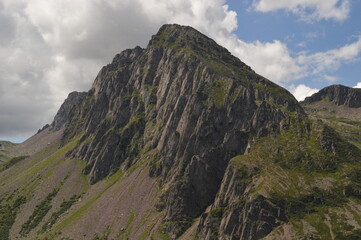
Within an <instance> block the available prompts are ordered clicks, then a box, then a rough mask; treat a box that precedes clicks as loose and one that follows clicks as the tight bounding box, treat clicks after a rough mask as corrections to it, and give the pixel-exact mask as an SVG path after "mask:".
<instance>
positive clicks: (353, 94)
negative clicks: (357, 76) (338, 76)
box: [303, 85, 361, 108]
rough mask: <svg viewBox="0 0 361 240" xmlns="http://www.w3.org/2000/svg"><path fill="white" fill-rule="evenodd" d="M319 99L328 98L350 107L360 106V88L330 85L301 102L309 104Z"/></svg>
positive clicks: (335, 102) (337, 103)
mask: <svg viewBox="0 0 361 240" xmlns="http://www.w3.org/2000/svg"><path fill="white" fill-rule="evenodd" d="M321 100H328V101H330V102H333V103H334V104H336V105H338V106H339V105H345V106H347V107H351V108H359V107H361V89H360V88H350V87H346V86H343V85H331V86H329V87H325V88H323V89H321V90H320V91H319V92H317V93H315V94H313V95H312V96H310V97H307V98H306V99H305V100H304V101H303V103H305V104H309V103H312V102H317V101H321Z"/></svg>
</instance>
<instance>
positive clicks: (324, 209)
mask: <svg viewBox="0 0 361 240" xmlns="http://www.w3.org/2000/svg"><path fill="white" fill-rule="evenodd" d="M335 88H337V87H335ZM330 92H331V91H330ZM334 92H343V90H335V91H334ZM320 93H321V92H320ZM347 94H348V95H349V97H345V98H342V99H341V98H339V97H334V96H335V94H332V93H329V92H328V91H327V97H328V99H329V101H331V102H335V103H336V102H337V104H338V105H340V104H342V105H345V107H356V108H357V106H358V105H357V102H358V103H360V100H359V98H357V96H358V95H357V93H353V91H351V90H349V91H348V93H347ZM322 96H323V95H322ZM318 98H320V99H323V97H317V99H318ZM335 99H336V100H335ZM307 101H309V100H306V102H307ZM16 153H17V154H16ZM19 153H21V155H19ZM14 154H15V155H14ZM9 155H11V156H15V157H14V158H12V159H10V160H8V161H7V162H6V164H7V167H6V168H5V167H3V168H2V170H1V172H0V181H1V183H2V185H1V186H0V203H1V205H0V213H1V215H0V224H1V226H0V234H1V235H0V239H184V240H188V239H209V240H211V239H224V240H226V239H232V240H233V239H242V240H243V239H245V240H246V239H247V240H253V239H360V238H361V211H360V210H361V194H360V192H361V176H360V170H361V165H360V162H361V150H360V148H359V146H358V145H357V144H354V142H350V141H348V140H347V139H346V138H345V137H344V136H342V135H340V134H339V133H338V131H337V130H336V131H335V130H334V129H333V128H332V127H330V126H328V125H327V124H325V123H324V121H322V120H320V119H319V118H317V117H313V116H312V117H309V115H308V114H307V113H306V112H305V111H304V108H303V107H302V106H301V105H300V104H299V103H298V102H297V100H296V99H295V98H294V97H293V96H292V95H291V94H290V93H289V92H288V91H287V90H285V89H283V88H282V87H280V86H278V85H276V84H274V83H272V82H271V81H269V80H267V79H266V78H264V77H262V76H260V75H258V74H257V73H255V72H254V71H253V70H252V69H251V68H250V67H249V66H247V65H246V64H244V63H243V62H242V61H240V60H239V59H238V58H236V57H234V56H232V55H231V53H229V51H228V50H226V49H225V48H223V47H221V46H219V45H218V44H217V43H216V42H215V41H213V40H212V39H210V38H208V37H207V36H205V35H203V34H201V33H200V32H198V31H197V30H195V29H193V28H191V27H186V26H179V25H164V26H163V27H161V28H160V30H159V32H158V33H157V34H156V35H154V36H152V38H151V40H150V41H149V44H148V46H147V47H146V48H144V49H143V48H140V47H135V48H134V49H128V50H125V51H123V52H121V53H119V54H117V55H116V56H115V57H114V59H113V61H112V63H110V64H108V65H107V66H104V67H103V68H102V69H101V70H100V72H99V74H98V75H97V77H96V79H95V81H94V83H93V86H92V88H91V89H90V90H89V91H88V92H87V93H77V92H73V93H71V94H70V95H69V97H68V98H67V99H66V100H65V102H64V104H63V105H62V106H61V108H60V110H59V112H58V113H57V115H56V116H55V118H54V121H53V123H52V124H51V125H49V126H46V127H44V128H43V129H42V130H41V131H39V132H38V133H37V134H36V135H34V136H33V137H31V138H30V139H28V140H27V141H25V142H24V143H22V144H20V145H16V146H12V147H11V154H9ZM10 163H11V164H10Z"/></svg>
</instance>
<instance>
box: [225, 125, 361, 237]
mask: <svg viewBox="0 0 361 240" xmlns="http://www.w3.org/2000/svg"><path fill="white" fill-rule="evenodd" d="M319 129H320V126H319V123H316V122H314V123H312V133H311V134H310V135H298V134H296V132H297V130H296V129H291V130H290V131H288V132H285V133H283V134H282V135H281V136H274V137H267V138H265V139H263V140H262V141H261V143H259V144H258V145H256V146H255V147H254V149H253V151H252V152H251V153H250V154H249V155H244V156H239V157H236V158H234V159H233V160H232V164H233V166H234V167H236V168H240V169H242V168H245V169H247V168H249V167H250V166H252V167H254V166H256V167H258V168H260V169H261V172H260V174H259V175H257V176H255V177H254V178H253V179H252V183H253V184H254V186H253V187H252V194H262V195H264V196H266V197H268V198H269V199H270V200H271V201H272V202H273V203H275V204H276V205H279V206H283V208H284V210H285V212H286V215H287V217H288V219H289V222H288V223H285V224H283V225H281V226H280V227H278V228H277V229H275V230H274V231H273V232H272V233H271V234H270V235H268V236H267V237H266V238H265V239H298V238H301V237H308V238H309V237H311V236H312V237H313V239H360V238H361V234H360V233H361V212H360V211H359V210H360V209H361V195H358V194H356V191H348V189H349V188H350V189H359V187H360V186H361V185H360V183H361V178H360V176H359V175H360V174H358V172H359V171H360V170H361V168H360V161H361V159H359V157H360V156H358V157H357V156H356V157H355V158H354V159H353V161H348V160H347V158H343V157H342V155H340V156H337V154H336V156H331V155H328V154H327V153H325V152H323V151H322V150H321V148H320V145H319V144H317V139H319V137H320V135H319ZM295 146H297V147H295ZM350 151H352V147H351V149H350ZM301 159H302V160H301ZM333 161H335V162H337V163H338V164H337V165H336V166H334V165H333V164H329V163H330V162H333Z"/></svg>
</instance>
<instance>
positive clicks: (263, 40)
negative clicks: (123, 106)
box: [0, 0, 361, 142]
mask: <svg viewBox="0 0 361 240" xmlns="http://www.w3.org/2000/svg"><path fill="white" fill-rule="evenodd" d="M360 12H361V1H359V0H323V1H320V0H167V1H164V0H147V1H144V0H0V139H2V140H10V141H13V142H21V141H23V140H25V139H27V138H28V137H30V136H31V135H33V134H34V133H36V131H37V130H38V129H40V128H42V126H44V125H45V124H47V123H51V122H52V120H53V118H54V115H55V114H56V112H57V110H58V109H59V107H60V105H61V103H62V102H63V101H64V99H65V98H66V97H67V95H68V94H69V93H70V92H72V91H87V90H89V89H90V88H91V84H92V82H93V80H94V79H95V76H96V74H97V72H98V71H99V70H100V68H101V67H102V66H104V65H106V64H108V63H109V62H111V60H112V58H113V57H114V56H115V54H116V53H119V52H121V51H122V50H124V49H127V48H134V47H135V46H137V45H138V46H141V47H146V46H147V43H148V41H149V40H150V38H151V35H153V34H155V33H156V32H157V31H158V29H159V28H160V27H161V26H162V25H163V24H165V23H178V24H181V25H190V26H192V27H194V28H196V29H198V30H199V31H201V32H202V33H204V34H206V35H207V36H209V37H211V38H213V39H214V40H215V41H216V42H217V43H218V44H220V45H222V46H224V47H226V48H227V49H228V50H229V51H230V52H231V53H232V54H233V55H235V56H237V57H238V58H240V59H241V60H242V61H243V62H245V63H246V64H248V65H249V66H251V67H252V68H253V69H254V70H255V71H256V72H257V73H259V74H261V75H263V76H265V77H267V78H268V79H270V80H271V81H273V82H275V83H277V84H279V85H281V86H283V87H285V88H286V89H288V90H289V91H290V92H291V93H292V94H294V96H295V97H296V98H297V99H298V100H302V99H304V97H306V96H309V95H311V94H313V93H315V92H316V91H317V90H319V89H321V88H323V87H326V86H328V85H331V84H343V85H346V86H350V87H356V86H357V87H361V77H360V76H361V14H360Z"/></svg>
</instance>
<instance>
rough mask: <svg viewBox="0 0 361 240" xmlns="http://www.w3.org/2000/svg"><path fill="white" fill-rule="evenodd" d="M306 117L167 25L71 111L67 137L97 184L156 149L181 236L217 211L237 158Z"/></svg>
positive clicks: (170, 213)
mask: <svg viewBox="0 0 361 240" xmlns="http://www.w3.org/2000/svg"><path fill="white" fill-rule="evenodd" d="M291 116H292V117H293V118H303V117H305V114H304V112H303V110H302V108H301V107H300V105H299V104H298V102H297V101H296V100H295V99H294V98H293V96H292V95H291V94H289V93H288V92H287V91H286V90H284V89H282V88H281V87H279V86H277V85H275V84H274V83H272V82H270V81H268V80H267V79H265V78H263V77H261V76H259V75H257V74H255V73H254V72H253V71H252V70H251V69H250V68H249V67H248V66H246V65H245V64H244V63H242V62H241V61H240V60H239V59H237V58H235V57H233V56H232V55H231V54H230V53H229V52H228V51H227V50H226V49H224V48H223V47H221V46H219V45H217V44H216V43H215V42H214V41H213V40H211V39H209V38H208V37H206V36H204V35H203V34H201V33H199V32H198V31H196V30H194V29H192V28H190V27H183V26H179V25H165V26H163V27H162V28H161V29H160V30H159V32H158V33H157V34H156V35H154V36H153V37H152V40H151V41H150V42H149V45H148V47H147V48H146V49H141V48H139V47H137V48H135V49H132V50H126V51H123V52H122V53H120V54H118V55H117V56H116V57H115V58H114V60H113V62H112V63H111V64H109V65H107V66H105V67H104V68H103V69H102V70H101V71H100V73H99V74H98V76H97V78H96V80H95V82H94V84H93V87H92V89H91V90H90V92H89V93H88V96H87V97H86V98H84V99H83V101H82V103H81V104H80V105H79V106H78V107H75V108H74V109H73V110H72V115H71V116H70V119H71V120H70V121H69V124H68V125H67V127H66V129H65V138H69V139H70V138H71V137H73V136H75V135H77V134H79V133H84V135H83V137H82V139H81V143H80V144H79V146H78V147H77V149H76V150H74V151H73V155H74V156H75V157H77V158H81V159H84V160H85V161H86V162H87V166H86V167H85V169H84V173H86V174H89V175H90V181H91V182H92V183H96V182H97V181H98V180H100V179H102V178H104V177H105V176H107V175H108V174H109V173H110V172H112V171H116V170H117V169H119V168H122V169H127V168H129V167H130V166H132V165H133V164H134V163H135V162H137V161H138V160H139V156H140V155H141V154H144V153H146V152H149V151H152V152H153V153H154V156H153V158H152V161H150V162H149V167H150V175H151V176H153V177H157V176H159V177H160V179H161V184H162V185H164V186H167V188H168V189H167V190H166V191H164V194H163V196H162V197H161V202H160V204H159V206H158V208H159V210H161V209H163V208H165V209H166V212H167V214H166V215H167V217H166V219H167V221H169V222H174V223H176V224H169V225H168V226H167V227H166V228H167V229H166V230H167V231H168V232H172V233H173V235H175V236H177V235H178V234H179V233H181V232H182V231H183V230H184V229H185V228H187V227H188V226H189V225H190V224H191V221H192V218H194V217H197V216H199V214H201V213H202V211H204V209H205V208H206V207H207V206H208V205H209V204H211V203H212V201H213V199H214V197H215V195H216V193H217V191H218V188H219V186H220V184H221V181H222V178H223V175H224V172H225V169H226V168H227V165H228V162H229V160H230V159H231V158H232V157H234V156H236V155H239V154H243V153H244V152H245V151H246V149H247V146H249V144H250V141H253V139H254V138H258V137H262V136H266V135H267V134H270V133H276V132H281V131H282V130H283V129H286V128H287V127H288V126H289V125H290V121H291Z"/></svg>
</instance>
